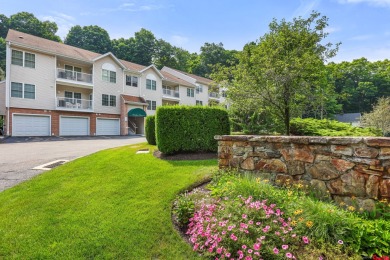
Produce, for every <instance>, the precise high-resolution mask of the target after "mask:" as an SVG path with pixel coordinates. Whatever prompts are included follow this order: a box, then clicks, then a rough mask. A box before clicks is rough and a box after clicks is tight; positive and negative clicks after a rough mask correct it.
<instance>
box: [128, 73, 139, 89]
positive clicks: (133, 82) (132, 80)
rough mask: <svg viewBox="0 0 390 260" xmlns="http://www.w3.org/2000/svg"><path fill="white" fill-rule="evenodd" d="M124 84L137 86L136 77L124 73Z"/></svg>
mask: <svg viewBox="0 0 390 260" xmlns="http://www.w3.org/2000/svg"><path fill="white" fill-rule="evenodd" d="M126 85H127V86H133V87H138V77H135V76H128V75H126Z"/></svg>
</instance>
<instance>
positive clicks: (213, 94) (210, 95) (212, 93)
mask: <svg viewBox="0 0 390 260" xmlns="http://www.w3.org/2000/svg"><path fill="white" fill-rule="evenodd" d="M209 97H211V98H219V93H217V92H209Z"/></svg>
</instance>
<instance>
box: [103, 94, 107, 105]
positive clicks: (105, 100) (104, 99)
mask: <svg viewBox="0 0 390 260" xmlns="http://www.w3.org/2000/svg"><path fill="white" fill-rule="evenodd" d="M102 106H108V95H106V94H102Z"/></svg>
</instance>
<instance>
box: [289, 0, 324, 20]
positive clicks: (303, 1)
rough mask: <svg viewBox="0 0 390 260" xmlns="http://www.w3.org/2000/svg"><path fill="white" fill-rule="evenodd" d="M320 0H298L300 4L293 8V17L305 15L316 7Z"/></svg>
mask: <svg viewBox="0 0 390 260" xmlns="http://www.w3.org/2000/svg"><path fill="white" fill-rule="evenodd" d="M319 3H320V0H300V5H299V7H298V8H297V9H295V11H294V14H293V17H298V16H302V17H305V16H307V15H308V14H310V13H311V11H313V10H315V9H316V8H317V7H318V4H319Z"/></svg>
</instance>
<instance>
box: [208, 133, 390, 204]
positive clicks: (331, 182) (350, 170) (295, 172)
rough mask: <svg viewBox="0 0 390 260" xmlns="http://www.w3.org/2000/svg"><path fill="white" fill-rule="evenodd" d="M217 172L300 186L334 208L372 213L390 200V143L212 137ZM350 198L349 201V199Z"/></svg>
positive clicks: (381, 140) (349, 139) (365, 139)
mask: <svg viewBox="0 0 390 260" xmlns="http://www.w3.org/2000/svg"><path fill="white" fill-rule="evenodd" d="M215 139H216V140H218V158H219V160H218V164H219V168H221V169H227V168H236V169H239V170H240V171H245V172H253V173H262V174H263V175H264V177H265V178H267V179H269V180H270V181H271V182H272V183H274V184H276V185H284V184H286V183H302V184H304V185H310V186H311V187H312V188H313V189H315V190H316V192H317V193H319V194H320V195H321V196H331V197H332V198H333V199H334V200H335V201H336V202H337V203H341V202H344V203H346V204H348V205H352V204H354V202H352V201H351V200H352V199H353V197H356V202H357V203H358V206H359V207H362V208H364V209H367V210H370V209H372V208H373V207H374V200H378V199H383V198H385V199H390V138H385V137H383V138H368V137H300V136H299V137H296V136H216V137H215ZM351 198H352V199H351Z"/></svg>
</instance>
